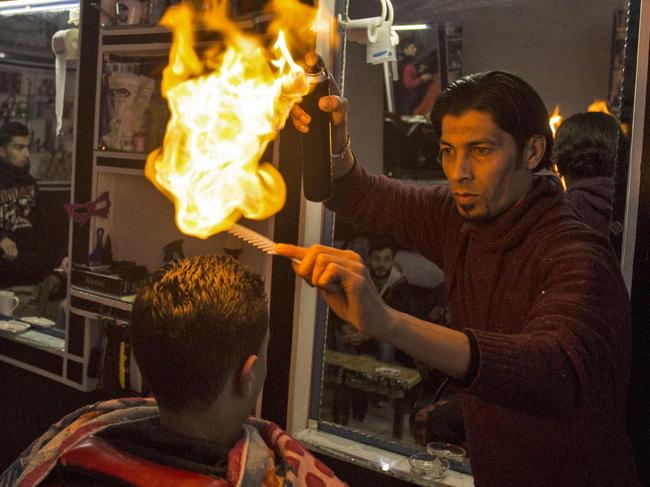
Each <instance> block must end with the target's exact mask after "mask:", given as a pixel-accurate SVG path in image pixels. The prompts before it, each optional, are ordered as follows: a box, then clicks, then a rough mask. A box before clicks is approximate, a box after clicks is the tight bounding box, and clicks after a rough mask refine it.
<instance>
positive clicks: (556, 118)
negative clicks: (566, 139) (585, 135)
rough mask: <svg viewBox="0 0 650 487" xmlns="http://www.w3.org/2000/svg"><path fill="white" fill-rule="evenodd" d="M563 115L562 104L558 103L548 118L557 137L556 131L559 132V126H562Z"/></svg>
mask: <svg viewBox="0 0 650 487" xmlns="http://www.w3.org/2000/svg"><path fill="white" fill-rule="evenodd" d="M562 120H564V119H563V118H562V115H560V105H556V106H555V109H553V113H551V116H550V117H549V119H548V123H549V125H550V126H551V131H552V132H553V137H555V132H557V128H558V127H559V126H560V124H561V123H562Z"/></svg>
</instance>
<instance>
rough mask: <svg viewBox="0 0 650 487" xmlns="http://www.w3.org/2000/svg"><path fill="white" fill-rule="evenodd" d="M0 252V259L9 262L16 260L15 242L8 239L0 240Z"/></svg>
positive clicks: (16, 249)
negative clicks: (0, 256) (0, 255)
mask: <svg viewBox="0 0 650 487" xmlns="http://www.w3.org/2000/svg"><path fill="white" fill-rule="evenodd" d="M0 251H1V252H2V257H3V258H4V259H5V260H8V261H10V262H11V261H14V260H16V259H17V258H18V247H17V246H16V242H14V241H13V240H11V239H10V238H9V237H5V238H3V239H2V240H0Z"/></svg>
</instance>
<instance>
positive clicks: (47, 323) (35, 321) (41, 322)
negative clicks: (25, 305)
mask: <svg viewBox="0 0 650 487" xmlns="http://www.w3.org/2000/svg"><path fill="white" fill-rule="evenodd" d="M21 320H23V321H26V322H27V323H29V324H30V325H36V326H42V327H44V328H50V327H52V326H54V325H56V323H55V322H54V321H52V320H48V319H47V318H43V317H42V316H23V317H22V318H21Z"/></svg>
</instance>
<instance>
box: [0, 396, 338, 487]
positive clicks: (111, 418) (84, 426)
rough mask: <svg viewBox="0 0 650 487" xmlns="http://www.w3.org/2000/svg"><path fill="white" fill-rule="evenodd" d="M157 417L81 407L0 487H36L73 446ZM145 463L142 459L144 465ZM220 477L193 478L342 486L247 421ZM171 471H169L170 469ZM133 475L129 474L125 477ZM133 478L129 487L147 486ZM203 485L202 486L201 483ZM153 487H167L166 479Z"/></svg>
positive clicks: (118, 407)
mask: <svg viewBox="0 0 650 487" xmlns="http://www.w3.org/2000/svg"><path fill="white" fill-rule="evenodd" d="M158 416H159V412H158V406H157V405H156V402H155V400H154V399H153V398H123V399H114V400H111V401H105V402H98V403H95V404H93V405H89V406H85V407H83V408H81V409H78V410H77V411H75V412H73V413H71V414H69V415H67V416H65V417H64V418H63V419H61V420H60V421H59V422H57V423H55V424H54V425H52V426H51V427H50V428H49V429H48V430H47V431H46V432H45V433H44V434H43V435H42V436H41V437H40V438H38V439H37V440H36V441H34V443H32V444H31V445H30V446H29V447H28V448H27V449H26V450H25V451H24V452H23V453H22V454H21V456H20V457H19V458H18V459H17V460H16V461H14V462H13V463H12V464H11V466H10V467H9V468H8V469H7V470H6V471H5V472H4V473H3V474H2V476H1V477H0V487H10V486H11V487H13V486H19V487H31V486H36V485H39V484H40V483H41V482H42V481H43V480H45V479H46V478H47V476H48V475H49V474H50V473H51V472H52V471H53V470H54V469H55V467H56V466H57V462H58V460H59V459H60V458H61V457H62V456H64V455H66V453H70V452H72V451H73V449H74V448H75V446H77V445H79V444H81V443H83V442H84V441H87V440H88V439H90V438H92V437H93V435H96V434H98V433H100V432H102V431H106V430H108V429H110V428H111V427H116V426H118V425H119V426H125V425H128V424H129V423H136V422H141V421H143V420H147V419H154V418H157V417H158ZM145 462H146V460H145ZM227 463H228V465H227V469H226V470H227V474H226V475H225V478H221V477H210V476H207V475H202V474H196V475H197V476H198V477H201V478H202V479H205V480H204V483H203V484H201V483H200V482H199V483H197V484H196V485H212V486H215V487H248V486H277V487H280V486H282V487H291V486H295V487H298V486H319V487H320V486H322V487H331V486H346V485H347V484H345V483H343V482H341V481H340V480H339V479H338V478H337V477H336V476H335V475H334V474H333V473H332V471H331V470H330V469H329V468H328V467H327V466H325V465H324V464H323V463H321V462H320V461H319V460H318V459H316V458H315V457H314V456H312V455H311V454H310V453H309V452H308V451H307V450H306V449H305V448H303V447H302V446H301V445H300V444H299V443H298V442H297V441H296V440H294V439H293V438H292V437H291V436H289V434H287V433H286V432H285V431H283V430H282V429H281V428H280V427H279V426H277V425H276V424H274V423H271V422H269V421H265V420H262V419H257V418H249V419H248V420H247V421H246V422H245V423H244V424H243V425H242V437H241V439H240V440H239V441H238V442H237V443H236V444H235V446H234V447H233V448H232V450H231V451H230V453H229V454H228V462H227ZM172 468H173V467H172ZM135 476H136V475H134V474H132V475H131V478H133V477H135ZM138 480H140V479H136V480H135V482H134V484H133V485H138V486H140V485H141V486H143V487H144V486H145V485H150V484H149V483H148V481H146V480H142V481H140V482H138ZM205 481H207V482H205ZM156 483H157V485H160V486H165V485H169V486H170V487H171V486H172V485H174V480H173V479H172V478H160V480H159V482H156Z"/></svg>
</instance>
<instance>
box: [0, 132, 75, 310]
mask: <svg viewBox="0 0 650 487" xmlns="http://www.w3.org/2000/svg"><path fill="white" fill-rule="evenodd" d="M42 222H43V214H42V208H41V206H40V204H39V200H38V187H37V185H36V181H35V180H34V178H33V177H32V176H31V174H30V173H29V130H28V128H27V127H26V126H25V125H23V124H22V123H19V122H9V123H7V124H5V125H4V126H2V128H0V289H3V288H9V289H11V290H12V291H14V292H15V293H16V295H18V296H19V298H20V301H21V303H20V308H18V309H17V310H16V312H15V314H16V315H17V316H26V315H28V314H37V315H38V314H41V313H40V312H41V309H40V307H41V304H40V303H39V297H40V295H41V294H43V295H49V294H50V293H51V292H53V291H55V290H56V288H58V287H60V285H61V279H59V278H57V277H54V276H51V279H47V280H44V278H45V277H46V276H48V274H50V273H51V272H52V271H53V270H54V268H55V267H56V266H57V265H59V263H60V262H62V261H61V259H62V258H63V257H64V256H63V255H54V253H53V252H52V251H51V249H48V247H47V245H48V242H47V238H48V236H47V235H46V234H44V232H43V231H42ZM37 285H38V286H39V287H35V286H37ZM42 287H47V288H48V289H47V290H43V292H42V290H41V289H39V288H42Z"/></svg>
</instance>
